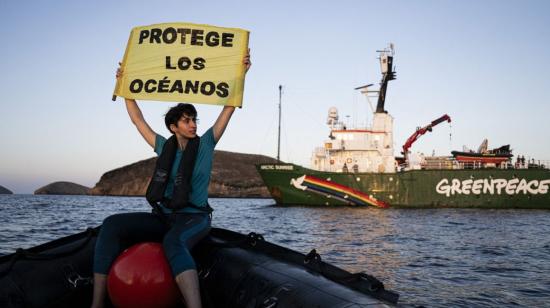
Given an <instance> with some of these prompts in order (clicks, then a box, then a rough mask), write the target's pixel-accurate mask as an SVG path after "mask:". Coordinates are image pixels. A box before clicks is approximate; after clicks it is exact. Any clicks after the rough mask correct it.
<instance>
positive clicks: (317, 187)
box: [291, 175, 390, 208]
mask: <svg viewBox="0 0 550 308" xmlns="http://www.w3.org/2000/svg"><path fill="white" fill-rule="evenodd" d="M291 184H292V185H293V186H294V187H296V188H298V189H301V190H307V191H310V192H313V193H317V194H322V195H325V196H330V197H332V198H335V199H338V200H341V201H343V202H346V203H348V204H350V205H364V206H366V205H372V206H376V207H381V208H387V207H389V206H390V205H389V204H388V203H386V202H384V201H381V200H377V199H376V198H374V197H371V196H369V195H367V194H365V193H362V192H360V191H358V190H355V189H353V188H350V187H347V186H344V185H340V184H338V183H334V182H331V181H328V180H322V179H320V178H316V177H314V176H311V175H304V176H302V177H299V178H297V179H292V180H291Z"/></svg>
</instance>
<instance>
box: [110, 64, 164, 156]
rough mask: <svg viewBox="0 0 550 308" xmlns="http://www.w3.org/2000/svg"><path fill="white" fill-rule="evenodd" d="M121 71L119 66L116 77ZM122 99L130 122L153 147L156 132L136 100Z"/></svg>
mask: <svg viewBox="0 0 550 308" xmlns="http://www.w3.org/2000/svg"><path fill="white" fill-rule="evenodd" d="M119 65H120V63H119ZM122 73H123V71H122V69H121V68H120V67H119V68H118V69H117V71H116V78H117V79H118V78H120V77H121V76H122ZM124 100H125V102H126V110H127V111H128V115H129V116H130V119H131V120H132V123H134V125H135V126H136V128H137V130H138V131H139V133H140V134H141V136H143V139H145V141H147V143H148V144H149V145H150V146H151V147H152V148H155V139H156V137H157V133H155V132H154V131H153V130H152V129H151V127H150V126H149V124H147V122H146V121H145V119H144V118H143V113H141V109H139V106H138V105H137V103H136V101H135V100H134V99H128V98H125V99H124Z"/></svg>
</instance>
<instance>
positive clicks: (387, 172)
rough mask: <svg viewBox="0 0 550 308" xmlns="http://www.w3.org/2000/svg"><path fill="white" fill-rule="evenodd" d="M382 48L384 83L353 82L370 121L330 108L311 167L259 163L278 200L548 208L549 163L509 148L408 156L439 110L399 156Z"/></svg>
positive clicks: (388, 53) (387, 57)
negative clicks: (367, 103)
mask: <svg viewBox="0 0 550 308" xmlns="http://www.w3.org/2000/svg"><path fill="white" fill-rule="evenodd" d="M378 52H379V53H380V56H379V59H380V65H381V70H382V81H381V83H380V88H379V89H378V90H376V91H373V90H371V89H370V87H371V86H372V84H369V85H366V86H362V87H358V88H356V90H360V91H361V93H363V94H365V95H367V98H369V97H372V94H373V93H375V94H376V96H377V105H376V110H375V111H374V113H373V121H372V126H371V127H366V128H349V127H346V126H345V125H344V123H343V122H341V121H339V120H338V111H337V109H336V108H334V107H332V108H330V110H329V114H328V120H327V125H328V126H329V128H330V134H329V137H328V139H327V140H326V141H325V142H324V145H323V146H322V147H319V148H316V149H315V150H314V151H313V154H312V158H311V168H305V167H302V166H298V165H295V164H287V163H278V164H260V165H257V169H258V172H259V173H260V176H261V177H262V179H263V181H264V183H265V185H266V186H267V188H268V189H269V192H270V194H271V196H272V197H273V199H274V200H275V201H276V203H277V204H278V205H316V206H323V205H329V206H330V205H349V206H377V207H381V208H388V207H410V208H422V207H432V208H437V207H460V208H539V209H540V208H550V194H549V189H550V170H549V169H548V166H549V164H548V162H541V161H535V160H534V159H528V160H527V161H525V158H522V157H517V158H515V160H514V158H513V155H512V153H511V150H510V146H509V145H506V146H502V147H500V148H497V149H493V150H490V149H488V148H487V141H486V140H485V141H484V142H483V143H482V145H481V146H480V147H479V149H478V150H477V151H471V150H465V151H462V152H458V151H453V152H452V156H431V157H428V156H426V157H424V156H422V155H414V154H410V152H409V148H410V147H411V145H412V144H413V143H414V142H415V141H416V140H417V139H418V138H419V137H420V136H422V135H423V134H425V133H426V132H429V131H431V130H432V128H433V127H434V126H436V125H438V124H439V123H442V122H445V121H448V122H450V121H451V118H450V117H449V116H447V115H444V116H442V117H440V118H438V119H436V120H434V121H432V122H431V123H430V124H428V125H427V126H425V127H422V128H418V129H417V131H416V132H415V133H414V134H413V135H412V136H410V137H409V138H408V140H407V141H406V143H405V145H404V146H403V149H402V154H403V156H402V157H396V156H395V155H394V148H393V118H392V116H391V115H390V114H388V112H387V111H386V110H385V109H384V104H385V97H386V91H387V87H388V82H389V81H391V80H394V79H395V71H394V66H393V58H394V49H393V45H391V44H390V46H389V47H388V48H385V49H383V50H381V51H378Z"/></svg>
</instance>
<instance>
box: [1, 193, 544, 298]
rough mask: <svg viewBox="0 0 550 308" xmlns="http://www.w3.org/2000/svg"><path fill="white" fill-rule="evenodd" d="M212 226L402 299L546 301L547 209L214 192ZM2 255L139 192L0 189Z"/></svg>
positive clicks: (116, 209)
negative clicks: (377, 283)
mask: <svg viewBox="0 0 550 308" xmlns="http://www.w3.org/2000/svg"><path fill="white" fill-rule="evenodd" d="M210 202H211V205H212V207H213V208H214V209H215V211H214V220H213V226H214V227H221V228H227V229H231V230H235V231H239V232H242V233H248V232H252V231H253V232H257V233H261V234H263V235H264V237H265V239H266V240H269V241H272V242H275V243H277V244H280V245H282V246H286V247H289V248H292V249H294V250H297V251H300V252H303V253H307V252H309V251H310V250H311V249H313V248H316V249H317V251H318V252H319V254H320V255H321V257H322V259H323V260H324V261H327V262H331V263H333V264H335V265H337V266H339V267H342V268H344V269H346V270H349V271H351V272H359V271H362V272H366V273H369V274H371V275H374V276H376V277H377V278H378V279H380V280H381V281H382V282H383V283H384V285H385V286H386V288H387V289H391V290H394V291H397V292H399V293H400V296H401V297H400V303H402V304H412V305H425V306H427V307H479V306H484V307H508V306H524V307H550V211H545V210H479V209H377V208H326V207H286V208H285V207H277V206H274V202H273V200H270V199H211V200H210ZM0 211H1V213H2V214H1V215H0V255H4V254H8V253H12V252H13V251H14V250H15V249H16V248H19V247H22V248H28V247H32V246H34V245H37V244H41V243H44V242H47V241H51V240H53V239H56V238H58V237H61V236H66V235H70V234H73V233H76V232H80V231H83V230H85V229H86V228H87V227H90V226H97V225H99V224H101V222H102V220H103V219H104V218H105V217H107V216H109V215H111V214H114V213H120V212H129V211H149V206H148V205H147V203H146V201H145V199H144V198H129V197H97V196H93V197H92V196H34V195H0Z"/></svg>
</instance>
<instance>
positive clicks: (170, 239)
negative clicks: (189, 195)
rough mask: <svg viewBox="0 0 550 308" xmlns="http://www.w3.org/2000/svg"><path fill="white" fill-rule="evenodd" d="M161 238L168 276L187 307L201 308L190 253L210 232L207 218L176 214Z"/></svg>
mask: <svg viewBox="0 0 550 308" xmlns="http://www.w3.org/2000/svg"><path fill="white" fill-rule="evenodd" d="M171 218H172V224H171V228H170V230H169V231H168V233H166V235H165V236H164V241H163V246H164V252H165V253H166V257H167V258H168V262H169V263H170V266H171V268H172V274H173V275H174V277H175V279H176V283H177V284H178V288H179V289H180V292H181V293H182V295H183V298H184V299H185V303H186V306H187V307H189V308H196V307H201V297H200V291H199V278H198V275H197V270H196V265H195V261H194V260H193V257H192V256H191V253H190V250H191V248H193V246H195V244H196V243H198V242H199V241H200V240H201V239H202V238H204V237H205V236H206V235H208V232H209V231H210V217H209V216H208V215H205V214H176V215H175V216H173V217H171Z"/></svg>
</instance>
